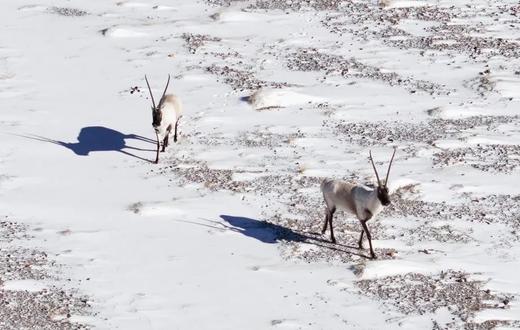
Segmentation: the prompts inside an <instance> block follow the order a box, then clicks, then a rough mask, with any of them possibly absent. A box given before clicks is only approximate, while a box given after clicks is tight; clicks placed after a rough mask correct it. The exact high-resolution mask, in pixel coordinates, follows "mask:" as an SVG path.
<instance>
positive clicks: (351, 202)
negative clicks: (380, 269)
mask: <svg viewBox="0 0 520 330" xmlns="http://www.w3.org/2000/svg"><path fill="white" fill-rule="evenodd" d="M396 150H397V149H396V148H394V153H393V154H392V158H391V159H390V164H389V165H388V170H387V171H386V179H385V181H384V182H381V180H380V179H379V174H378V173H377V170H376V166H375V164H374V160H373V159H372V152H371V151H369V159H370V162H371V163H372V167H373V168H374V172H375V173H376V178H377V187H376V188H374V189H372V188H368V187H365V186H364V185H361V184H357V183H351V182H345V181H342V180H332V179H325V180H323V182H322V183H321V186H320V188H321V191H322V193H323V199H324V200H325V204H326V208H325V224H324V225H323V229H322V231H321V233H322V234H325V232H326V231H327V224H329V225H330V240H331V241H332V243H334V244H335V243H336V238H334V230H333V229H332V217H333V215H334V212H336V209H337V208H339V209H341V210H344V211H347V212H349V213H352V214H354V215H355V216H356V217H357V219H358V220H359V222H361V225H362V226H363V230H362V231H361V236H359V241H358V247H359V248H360V249H363V234H364V233H366V235H367V239H368V244H369V245H370V256H371V258H372V259H375V258H376V255H375V253H374V250H373V249H372V236H371V235H370V232H369V231H368V227H367V221H368V220H370V219H372V218H374V217H375V216H376V215H377V214H379V212H381V210H382V209H383V206H387V205H388V204H390V197H389V194H388V186H387V184H388V175H389V174H390V168H391V167H392V162H393V160H394V156H395V152H396Z"/></svg>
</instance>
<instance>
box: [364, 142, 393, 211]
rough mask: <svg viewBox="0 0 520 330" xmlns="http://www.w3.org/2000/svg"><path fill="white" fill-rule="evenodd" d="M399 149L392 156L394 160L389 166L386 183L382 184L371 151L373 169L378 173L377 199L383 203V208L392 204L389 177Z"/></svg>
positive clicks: (391, 160)
mask: <svg viewBox="0 0 520 330" xmlns="http://www.w3.org/2000/svg"><path fill="white" fill-rule="evenodd" d="M396 151H397V148H394V153H393V154H392V158H391V159H390V164H388V170H387V171H386V179H385V181H384V182H381V180H380V179H379V174H378V173H377V170H376V165H375V164H374V160H373V159H372V151H369V153H368V155H369V158H370V162H371V163H372V167H373V168H374V172H375V173H376V178H377V188H376V189H377V198H378V199H379V201H380V202H381V204H382V205H383V206H387V205H388V204H390V196H389V194H388V186H387V185H388V175H389V174H390V168H391V167H392V162H393V161H394V156H395V152H396Z"/></svg>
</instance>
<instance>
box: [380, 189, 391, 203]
mask: <svg viewBox="0 0 520 330" xmlns="http://www.w3.org/2000/svg"><path fill="white" fill-rule="evenodd" d="M377 199H379V201H380V202H381V204H383V206H387V205H388V204H390V196H389V195H388V188H387V187H386V186H382V187H377Z"/></svg>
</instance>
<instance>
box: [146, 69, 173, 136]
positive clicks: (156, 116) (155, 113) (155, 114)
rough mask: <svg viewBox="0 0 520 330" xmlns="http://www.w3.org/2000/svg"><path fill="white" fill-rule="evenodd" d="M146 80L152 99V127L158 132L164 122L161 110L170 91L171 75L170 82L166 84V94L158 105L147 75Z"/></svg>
mask: <svg viewBox="0 0 520 330" xmlns="http://www.w3.org/2000/svg"><path fill="white" fill-rule="evenodd" d="M144 80H146V85H147V86H148V91H149V92H150V98H151V99H152V126H153V127H154V128H155V129H156V130H157V128H158V127H159V126H161V122H162V111H161V109H162V107H163V103H164V95H165V94H166V90H168V84H169V83H170V75H168V81H167V82H166V87H165V88H164V92H163V93H162V96H161V98H160V100H159V104H158V105H155V99H154V98H153V94H152V89H151V88H150V83H149V82H148V78H147V77H146V75H145V76H144Z"/></svg>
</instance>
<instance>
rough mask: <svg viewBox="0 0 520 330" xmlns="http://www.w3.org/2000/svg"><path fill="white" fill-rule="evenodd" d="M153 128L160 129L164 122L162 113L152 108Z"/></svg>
mask: <svg viewBox="0 0 520 330" xmlns="http://www.w3.org/2000/svg"><path fill="white" fill-rule="evenodd" d="M152 119H153V121H152V126H153V127H159V126H161V122H162V111H160V110H157V109H154V108H152Z"/></svg>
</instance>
